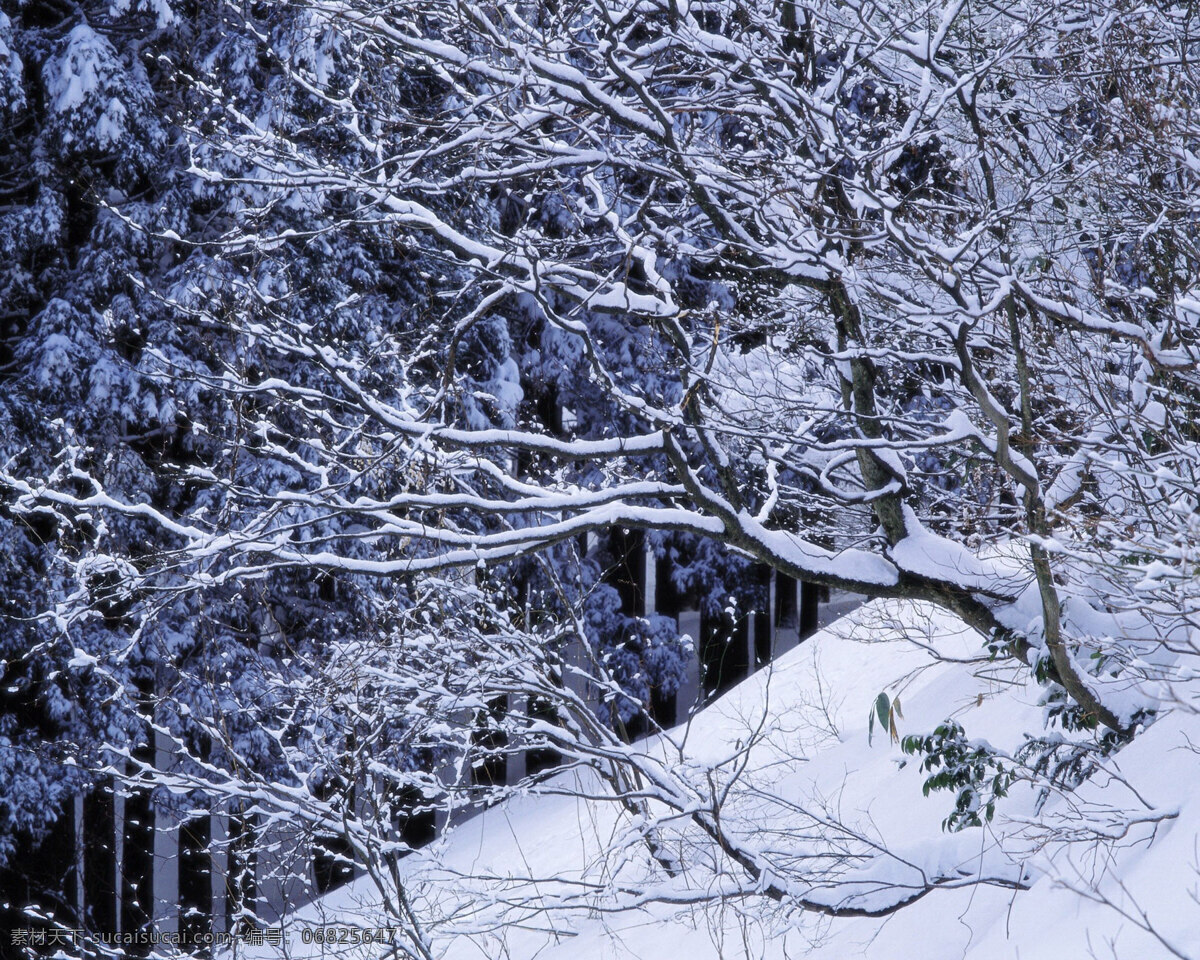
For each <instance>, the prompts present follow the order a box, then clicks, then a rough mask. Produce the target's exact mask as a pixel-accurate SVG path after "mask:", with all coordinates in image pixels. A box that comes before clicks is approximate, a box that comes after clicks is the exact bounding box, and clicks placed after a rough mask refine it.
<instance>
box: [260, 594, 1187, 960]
mask: <svg viewBox="0 0 1200 960" xmlns="http://www.w3.org/2000/svg"><path fill="white" fill-rule="evenodd" d="M939 658H942V659H939ZM1027 672H1028V671H1025V673H1027ZM1022 676H1023V675H1022V673H1020V672H1018V671H1017V670H1016V669H1015V668H1014V669H1010V668H1008V667H1006V666H1004V665H998V664H991V663H988V662H987V661H986V659H985V658H984V657H983V656H982V641H981V639H980V637H979V636H978V635H977V634H974V633H973V632H972V631H970V630H969V629H967V628H966V627H965V626H963V625H962V624H961V623H960V622H958V621H956V620H954V619H953V618H952V617H950V616H949V615H948V614H946V613H945V612H942V611H940V610H937V609H934V608H932V607H929V606H926V605H922V604H918V603H901V602H893V601H888V602H883V601H876V602H873V603H870V604H867V605H866V606H864V607H862V608H860V609H859V610H858V611H856V612H855V613H853V614H851V615H849V616H848V617H846V618H843V619H842V620H839V621H838V622H836V623H835V624H833V625H831V626H830V627H829V628H827V629H825V630H823V631H821V632H820V633H818V634H817V635H815V636H813V637H812V638H810V639H809V640H808V641H806V642H805V643H803V644H802V645H801V646H799V647H797V648H796V649H794V650H792V651H790V652H789V653H787V654H785V655H784V656H782V657H780V658H778V659H777V660H776V662H775V663H774V664H773V665H772V666H771V667H769V668H765V669H763V670H761V671H760V672H759V673H757V674H756V675H754V676H753V677H751V678H750V679H748V680H746V681H745V682H744V683H742V684H741V685H740V686H738V687H737V688H735V689H734V690H733V691H731V692H730V693H729V694H727V695H726V696H724V697H723V698H721V699H720V700H718V701H717V702H715V703H714V704H712V705H710V706H709V707H708V708H706V709H705V710H703V711H701V712H700V713H698V714H697V715H696V716H695V717H694V718H693V719H692V722H691V723H690V724H689V725H687V726H686V727H680V728H677V729H676V730H674V731H671V733H670V734H669V737H668V740H669V742H667V741H664V740H663V739H657V740H650V741H647V742H646V743H645V744H644V745H643V746H644V748H645V749H646V751H647V753H651V754H654V753H655V752H656V751H657V752H658V755H664V754H665V756H666V757H668V758H669V759H670V763H671V764H672V765H674V767H675V768H676V769H679V770H682V769H696V770H702V769H704V768H705V766H706V765H713V764H717V763H719V762H720V761H721V760H723V759H726V758H728V757H730V756H731V755H735V754H737V753H738V751H739V750H740V748H741V746H742V745H743V744H745V743H747V742H748V741H749V739H750V738H751V737H752V736H753V735H754V734H753V731H757V732H758V736H760V737H761V742H760V743H759V744H758V745H757V746H756V747H755V748H754V749H753V750H752V751H751V753H750V762H749V764H748V766H747V769H746V772H745V774H744V775H743V781H744V782H745V783H747V784H748V785H753V786H755V788H756V790H757V792H756V793H755V799H751V800H748V801H746V804H745V806H744V807H742V808H741V809H740V813H741V816H742V820H741V821H740V826H741V828H742V829H743V830H749V831H751V832H750V833H749V834H747V833H743V835H744V836H751V837H754V836H761V838H762V839H761V845H762V848H763V849H768V848H770V849H781V848H782V847H783V846H785V845H786V842H785V841H786V838H787V837H788V834H789V829H791V832H792V833H795V834H797V835H799V833H800V832H802V831H803V830H804V829H805V825H804V824H802V823H800V822H799V821H797V822H796V823H795V824H794V825H792V827H789V823H788V819H787V818H788V814H787V812H786V810H787V809H788V808H786V807H784V806H781V805H780V804H779V803H778V802H773V801H772V800H771V799H770V798H771V797H774V798H781V799H782V800H785V801H790V802H792V803H793V808H794V809H800V808H804V809H808V810H812V809H815V808H817V807H820V808H822V809H824V810H826V811H830V812H835V813H836V814H837V816H838V819H839V820H840V821H841V822H843V823H845V824H847V825H852V826H853V827H855V828H856V829H858V830H861V831H862V833H863V834H865V835H867V836H870V837H872V838H874V839H875V840H877V841H878V842H879V843H880V845H881V846H883V847H886V848H887V849H889V850H891V851H892V852H893V853H895V854H896V855H897V856H898V857H899V858H901V859H895V858H880V859H879V860H878V861H876V862H872V863H869V864H868V865H867V867H865V868H864V870H863V871H861V872H860V873H858V874H856V875H855V876H856V877H857V878H858V879H862V878H863V877H864V876H874V877H875V878H876V879H884V880H890V881H893V882H906V881H911V880H912V879H913V876H919V872H920V871H921V870H924V871H928V872H930V873H936V874H938V875H941V876H953V875H955V873H956V872H975V871H979V872H984V873H991V874H992V875H994V876H999V875H1006V876H1012V877H1024V878H1025V880H1026V882H1027V883H1028V884H1029V885H1030V888H1029V889H1026V890H1020V891H1014V890H1012V889H1007V888H1001V887H997V886H990V887H989V886H983V887H980V886H975V887H971V886H965V887H962V888H959V889H952V890H937V891H934V892H933V893H931V894H929V895H928V896H926V897H924V898H923V899H920V900H919V901H917V902H915V903H912V904H910V905H908V906H906V907H903V908H902V909H900V910H899V911H898V912H896V913H894V914H892V915H891V916H889V917H884V918H850V919H846V918H832V919H831V918H828V917H824V916H821V915H817V914H814V913H811V912H803V911H797V910H785V909H782V908H780V907H779V906H778V905H776V904H774V903H772V902H771V901H769V900H768V899H767V898H766V897H762V896H759V895H751V896H748V897H743V898H741V899H738V900H727V901H724V902H722V901H720V900H715V901H713V902H710V903H704V904H699V905H686V906H679V905H672V904H664V903H651V904H647V905H642V906H639V907H637V908H636V909H629V910H625V911H615V912H611V913H604V912H597V911H587V910H580V911H578V912H575V913H571V912H566V911H563V912H558V913H556V914H553V915H551V914H545V915H540V916H537V915H535V916H532V917H531V918H530V922H528V923H527V924H524V925H519V926H518V925H515V924H511V923H510V924H506V925H503V926H500V927H497V928H492V929H489V928H488V923H489V917H492V916H494V915H495V914H494V909H495V898H496V897H498V896H500V895H501V894H505V895H507V896H509V897H516V896H531V895H532V896H541V897H546V898H552V897H554V896H555V895H556V894H562V893H565V892H568V887H567V886H566V885H565V884H564V883H563V882H562V880H561V878H567V879H569V880H578V881H600V880H602V879H604V878H611V877H613V876H631V877H636V876H637V870H636V869H633V868H631V867H630V865H629V863H628V862H625V863H617V862H615V861H614V860H613V858H612V856H611V853H610V854H608V855H606V853H605V851H612V850H614V849H623V850H624V852H625V854H626V855H628V856H629V857H630V858H631V859H636V851H641V853H642V854H643V855H644V852H645V848H644V847H641V846H638V845H636V844H634V845H628V844H627V845H625V846H624V847H621V846H620V845H619V844H615V843H614V836H617V835H619V834H620V832H621V831H622V830H623V829H626V828H628V826H629V818H628V815H626V814H623V813H622V812H621V811H620V810H619V808H617V807H616V805H615V804H612V803H607V802H604V801H603V800H597V799H582V798H579V797H574V796H541V795H526V796H519V797H514V798H512V799H510V800H509V801H507V802H505V803H503V804H501V805H498V806H496V807H493V808H492V809H490V810H487V811H486V812H483V813H480V814H478V815H476V816H474V817H472V818H469V819H467V820H466V821H465V822H462V823H460V824H459V825H458V826H456V827H454V828H453V829H451V830H449V831H448V832H447V834H446V835H445V836H444V837H442V838H441V839H439V840H438V841H437V842H436V843H435V844H433V845H431V846H430V847H428V848H426V849H425V850H423V851H421V852H420V853H419V854H416V855H413V856H410V857H408V858H407V859H405V860H403V861H402V862H401V870H402V873H403V874H404V876H405V877H406V878H407V880H406V888H407V891H408V893H409V895H410V897H411V898H412V900H413V903H414V906H415V908H416V910H417V912H418V914H421V915H423V916H424V917H425V918H426V920H427V922H428V924H429V926H428V932H429V934H430V936H431V938H432V942H433V946H434V949H435V955H437V956H439V957H445V958H447V960H451V958H453V960H459V958H462V960H467V958H472V960H474V958H493V957H513V958H522V960H525V958H532V957H538V958H546V960H551V958H563V960H567V958H570V960H592V958H596V960H599V958H605V960H608V958H613V960H615V958H620V957H631V958H632V957H644V958H654V960H667V958H686V960H718V958H730V957H764V958H765V957H770V958H780V960H782V958H785V957H789V958H797V957H814V958H824V960H846V958H849V957H858V956H861V957H866V958H878V960H1010V958H1011V960H1039V958H1045V960H1075V958H1087V957H1097V958H1118V960H1155V958H1160V957H1171V956H1176V957H1200V904H1198V902H1197V893H1198V890H1200V798H1197V797H1194V796H1193V795H1194V794H1195V793H1196V787H1197V785H1200V758H1198V757H1197V754H1196V752H1194V751H1193V750H1191V749H1190V748H1189V743H1200V721H1198V719H1197V717H1196V716H1195V715H1193V714H1190V713H1188V712H1186V711H1184V710H1176V711H1175V712H1172V713H1168V714H1166V715H1165V716H1163V717H1162V718H1161V719H1159V720H1158V722H1157V723H1155V724H1154V725H1153V726H1152V727H1150V728H1149V729H1148V730H1146V731H1145V732H1143V733H1142V734H1141V735H1140V736H1139V737H1137V738H1136V739H1135V740H1134V742H1133V743H1132V744H1130V745H1129V746H1127V747H1126V748H1125V749H1123V750H1122V751H1120V752H1119V753H1118V754H1117V755H1116V756H1115V757H1114V758H1111V759H1110V761H1109V770H1107V771H1104V772H1101V773H1100V774H1098V775H1096V776H1095V777H1093V779H1092V780H1091V781H1090V782H1088V783H1087V784H1085V785H1084V786H1083V787H1081V788H1080V789H1079V790H1077V791H1076V792H1075V793H1073V794H1071V795H1059V796H1054V797H1051V798H1050V800H1049V801H1048V802H1047V803H1046V804H1045V806H1044V807H1043V808H1042V809H1041V810H1040V811H1039V810H1038V809H1037V808H1036V805H1035V804H1034V802H1033V799H1034V798H1033V793H1032V790H1030V789H1029V788H1026V787H1024V786H1018V787H1014V789H1013V790H1012V792H1011V793H1010V796H1009V797H1008V798H1007V799H1004V800H1001V801H1000V803H999V806H998V811H997V814H996V818H995V820H994V821H993V822H992V824H991V825H990V826H987V827H984V828H975V829H967V830H964V831H961V832H958V833H946V832H945V831H944V830H943V829H942V820H943V819H944V818H945V817H946V815H947V814H948V813H949V812H950V811H951V809H952V806H953V796H952V795H951V794H948V793H939V792H934V793H931V794H930V796H929V797H923V796H922V790H921V786H922V782H923V780H924V778H925V776H926V775H925V774H924V773H923V772H922V771H921V770H920V769H919V763H918V761H917V760H916V759H915V758H912V757H905V756H904V754H902V752H901V751H900V749H899V747H897V746H896V745H894V744H893V743H891V742H890V741H889V737H888V736H887V734H886V732H885V733H882V734H881V733H880V731H879V728H878V724H876V730H875V735H874V740H873V743H870V744H869V743H868V737H867V720H868V713H869V710H870V708H871V705H872V704H873V702H874V700H875V698H876V697H877V695H878V694H879V693H880V692H887V693H888V694H889V695H890V696H891V697H893V698H895V697H899V698H900V699H901V701H902V709H903V718H902V719H899V720H898V725H899V732H900V734H901V735H904V734H907V733H920V732H928V731H931V730H932V729H933V727H934V726H935V725H937V724H938V723H939V722H941V721H942V720H943V719H945V718H947V717H953V718H954V719H956V720H957V721H958V722H959V723H961V724H962V725H963V727H964V728H965V730H966V734H967V736H968V737H969V738H972V739H980V738H986V740H987V741H988V742H989V743H990V744H992V745H993V746H994V747H996V748H998V749H1000V750H1007V749H1011V748H1013V747H1015V746H1016V745H1017V744H1018V743H1019V742H1020V741H1021V739H1022V737H1023V734H1025V733H1026V732H1030V733H1040V732H1043V725H1042V716H1043V711H1042V707H1041V706H1039V705H1038V703H1037V697H1038V692H1039V691H1038V689H1037V688H1036V687H1034V686H1032V685H1028V686H1027V685H1026V684H1025V682H1024V681H1023V680H1022ZM575 776H576V775H573V774H563V775H562V778H567V777H572V778H573V777H575ZM1122 781H1123V782H1122ZM564 785H565V784H564ZM593 787H594V789H596V790H597V791H599V792H602V791H600V790H599V788H598V787H596V786H595V785H593ZM1135 791H1136V792H1135ZM764 798H766V799H764ZM1139 817H1140V818H1142V819H1144V820H1146V819H1149V820H1157V822H1154V823H1133V824H1132V825H1131V820H1134V819H1137V818H1139ZM756 818H759V819H756ZM1089 824H1090V825H1091V826H1092V827H1093V828H1094V827H1096V826H1097V825H1098V824H1099V825H1103V827H1104V830H1106V831H1107V832H1108V833H1110V834H1112V835H1113V836H1119V839H1116V840H1110V841H1105V840H1098V839H1095V838H1090V839H1079V840H1077V841H1076V842H1073V843H1061V842H1050V843H1044V842H1042V841H1043V839H1044V835H1045V834H1046V829H1047V828H1048V827H1054V826H1059V827H1079V828H1082V827H1084V826H1085V825H1089ZM755 830H758V831H761V833H760V834H757V835H756V834H754V833H753V831H755ZM797 842H799V841H797ZM798 849H799V848H798ZM701 850H702V847H696V848H694V849H693V850H692V852H691V854H690V855H691V856H693V857H696V858H700V857H701V856H702V853H701V852H700V851H701ZM686 855H687V854H686V853H685V856H686ZM902 861H906V863H905V862H902ZM697 862H698V860H697ZM906 871H907V874H906ZM531 877H534V878H542V879H540V880H538V881H536V882H531V881H530V880H529V879H528V878H531ZM486 878H491V879H486ZM548 878H559V879H548ZM739 879H741V878H739ZM720 882H721V881H720V880H719V879H712V875H711V874H710V883H711V884H712V888H713V889H714V890H715V889H716V888H717V886H718V885H719V884H720ZM743 882H744V880H743ZM839 895H841V894H839V892H838V890H837V889H834V890H833V891H832V892H829V893H827V894H826V895H825V896H826V899H827V900H833V901H836V898H837V897H838V896H839ZM1102 899H1107V900H1108V901H1110V902H1109V903H1104V902H1100V901H1101V900H1102ZM324 923H338V924H346V923H351V924H359V925H362V926H367V927H375V926H379V925H386V924H387V923H388V921H387V919H386V912H385V911H384V910H383V909H382V908H381V906H380V894H379V892H378V890H377V888H376V887H375V886H374V884H373V883H372V882H371V881H370V879H369V878H365V877H364V878H362V879H360V880H357V881H356V882H354V883H352V884H351V885H349V886H348V887H345V888H343V889H341V890H339V891H336V892H334V893H332V894H330V895H328V896H327V897H326V898H324V899H323V900H321V901H318V902H317V903H315V904H311V905H309V906H308V907H306V908H304V909H302V910H300V911H298V912H297V913H296V914H294V915H293V916H292V917H290V918H289V919H288V920H287V921H286V926H287V927H288V942H289V951H290V955H292V956H295V957H306V956H318V955H337V956H351V955H362V956H369V955H376V954H379V953H380V952H381V951H379V949H378V948H373V949H368V948H353V950H352V951H351V953H347V952H346V951H347V948H346V947H337V948H336V949H334V948H322V947H320V946H318V945H308V946H306V945H304V944H303V943H302V941H301V936H300V933H301V931H302V930H303V929H304V928H306V927H309V928H311V927H313V926H315V925H318V924H324ZM1146 925H1150V926H1152V927H1153V928H1154V930H1155V931H1157V935H1151V934H1149V933H1147V932H1146V931H1145V930H1143V929H1141V927H1143V926H1146ZM261 955H262V956H277V955H278V950H277V948H271V947H267V948H265V949H264V951H263V953H262V954H261Z"/></svg>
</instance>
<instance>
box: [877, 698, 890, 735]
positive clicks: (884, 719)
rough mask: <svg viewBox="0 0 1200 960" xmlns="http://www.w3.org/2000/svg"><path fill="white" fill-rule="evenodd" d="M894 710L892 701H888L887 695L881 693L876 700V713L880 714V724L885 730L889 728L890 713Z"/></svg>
mask: <svg viewBox="0 0 1200 960" xmlns="http://www.w3.org/2000/svg"><path fill="white" fill-rule="evenodd" d="M891 709H892V701H891V700H889V699H888V695H887V694H886V693H881V694H880V695H879V696H877V697H876V698H875V712H876V713H877V714H879V724H880V726H882V727H883V729H884V730H886V729H887V728H888V713H889V712H890V711H891Z"/></svg>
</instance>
